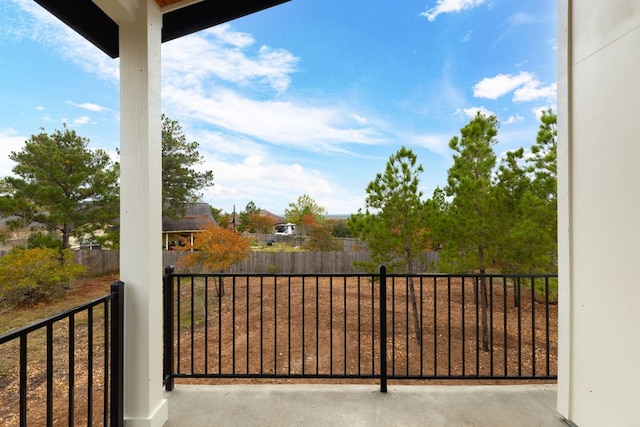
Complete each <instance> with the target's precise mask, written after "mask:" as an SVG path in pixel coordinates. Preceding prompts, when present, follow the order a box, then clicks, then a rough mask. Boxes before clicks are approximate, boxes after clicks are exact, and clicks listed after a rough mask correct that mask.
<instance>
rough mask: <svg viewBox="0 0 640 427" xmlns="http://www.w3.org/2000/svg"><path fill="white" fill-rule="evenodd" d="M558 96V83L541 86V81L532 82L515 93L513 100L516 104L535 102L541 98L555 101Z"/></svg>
mask: <svg viewBox="0 0 640 427" xmlns="http://www.w3.org/2000/svg"><path fill="white" fill-rule="evenodd" d="M556 95H557V85H556V83H552V84H550V85H549V86H541V85H540V82H539V81H532V82H528V83H527V84H525V85H524V86H522V87H520V88H518V89H516V91H515V92H514V93H513V100H514V101H516V102H524V101H533V100H536V99H541V98H544V99H548V100H553V99H555V98H556Z"/></svg>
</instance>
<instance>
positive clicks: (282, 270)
mask: <svg viewBox="0 0 640 427" xmlns="http://www.w3.org/2000/svg"><path fill="white" fill-rule="evenodd" d="M74 254H75V261H76V262H77V263H79V264H82V265H85V266H87V268H88V269H89V271H90V272H91V273H92V274H101V273H109V272H114V271H118V268H119V263H120V252H119V251H102V250H97V251H96V250H93V251H91V250H81V251H75V252H74ZM185 255H187V252H180V251H163V252H162V258H163V259H162V265H163V266H166V265H173V266H175V267H176V272H193V271H187V270H186V269H185V268H184V267H181V266H180V265H179V263H178V261H179V259H180V258H182V257H183V256H185ZM366 261H369V251H342V252H252V253H251V255H250V256H249V257H248V258H247V259H245V260H243V261H241V262H239V263H237V264H234V265H233V266H232V267H231V268H230V269H228V270H227V271H226V272H227V273H233V274H239V273H255V274H273V273H278V274H319V273H364V272H365V271H364V269H363V268H362V267H358V266H356V265H354V264H357V263H358V262H366ZM437 266H438V254H437V253H436V252H426V253H425V254H423V258H422V262H421V265H420V271H422V272H429V273H433V272H437Z"/></svg>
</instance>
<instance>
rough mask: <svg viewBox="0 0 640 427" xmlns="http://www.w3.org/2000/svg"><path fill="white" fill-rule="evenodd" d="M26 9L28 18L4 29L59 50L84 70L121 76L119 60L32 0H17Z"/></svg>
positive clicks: (110, 78)
mask: <svg viewBox="0 0 640 427" xmlns="http://www.w3.org/2000/svg"><path fill="white" fill-rule="evenodd" d="M13 3H14V4H15V5H16V6H17V7H18V8H19V9H21V10H22V11H23V12H25V13H24V14H23V18H24V21H23V22H20V23H15V24H13V27H11V28H9V29H6V28H5V29H4V32H5V34H6V33H7V32H8V31H9V32H11V36H12V37H13V38H14V39H16V40H21V39H29V40H31V41H36V42H38V43H40V44H42V45H43V46H47V47H48V48H50V49H52V50H54V51H56V52H57V53H58V54H59V55H61V57H62V59H64V60H67V61H71V62H73V63H75V64H76V65H78V66H79V67H81V68H82V69H83V70H85V71H87V72H89V73H91V74H93V75H96V76H98V77H99V78H101V79H104V80H106V81H110V82H117V81H118V79H119V65H118V64H119V61H118V60H117V59H112V58H110V57H109V56H107V55H105V54H104V53H103V52H102V51H100V50H99V49H98V48H96V47H95V46H94V45H92V44H91V43H90V42H88V41H87V40H85V39H84V37H82V36H81V35H79V34H78V33H76V32H75V31H73V30H72V29H71V28H69V27H68V26H67V25H65V24H64V23H63V22H62V21H60V20H59V19H58V18H56V17H54V16H53V15H52V14H51V13H49V12H48V11H46V10H45V9H43V8H42V7H41V6H39V5H38V4H37V3H36V2H34V1H31V0H13Z"/></svg>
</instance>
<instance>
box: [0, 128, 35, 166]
mask: <svg viewBox="0 0 640 427" xmlns="http://www.w3.org/2000/svg"><path fill="white" fill-rule="evenodd" d="M27 139H28V138H26V137H24V136H21V135H19V134H18V132H17V131H16V130H14V129H11V128H8V129H0V176H3V177H4V176H8V175H10V174H11V169H13V167H14V166H15V162H14V161H13V160H10V159H9V154H11V152H12V151H14V152H18V151H20V150H21V149H22V147H23V146H24V142H25V141H26V140H27Z"/></svg>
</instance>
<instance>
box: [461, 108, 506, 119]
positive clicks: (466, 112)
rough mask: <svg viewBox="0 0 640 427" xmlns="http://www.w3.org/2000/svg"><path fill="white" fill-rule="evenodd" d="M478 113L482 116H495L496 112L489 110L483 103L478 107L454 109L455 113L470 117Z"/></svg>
mask: <svg viewBox="0 0 640 427" xmlns="http://www.w3.org/2000/svg"><path fill="white" fill-rule="evenodd" d="M478 113H480V114H482V115H483V116H486V117H489V116H497V115H496V113H494V112H493V111H491V110H489V109H488V108H486V107H485V106H484V105H481V106H479V107H470V108H464V109H458V110H457V111H456V114H457V115H462V114H464V115H465V116H467V117H469V118H471V119H472V118H474V117H475V116H476V115H477V114H478Z"/></svg>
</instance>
